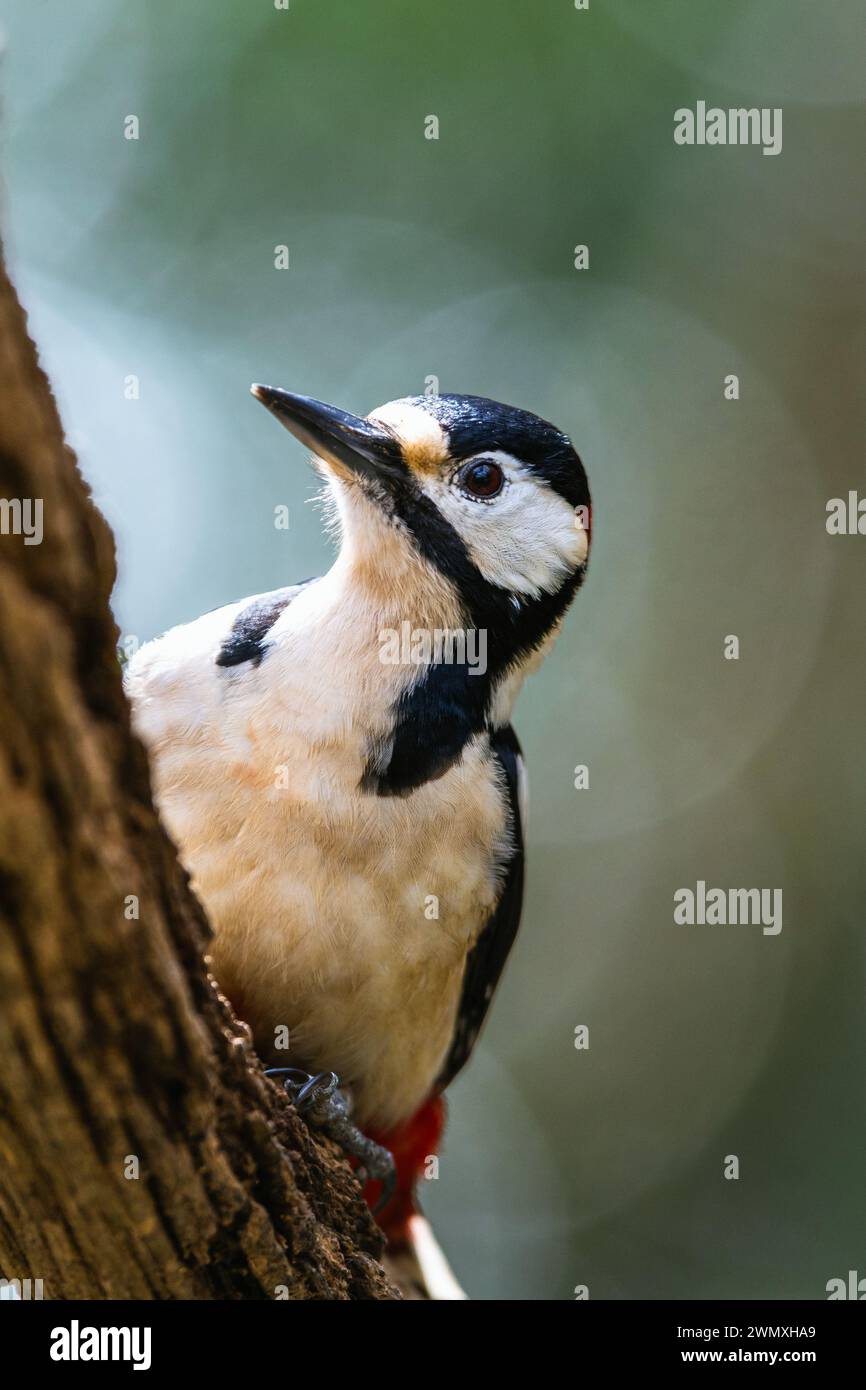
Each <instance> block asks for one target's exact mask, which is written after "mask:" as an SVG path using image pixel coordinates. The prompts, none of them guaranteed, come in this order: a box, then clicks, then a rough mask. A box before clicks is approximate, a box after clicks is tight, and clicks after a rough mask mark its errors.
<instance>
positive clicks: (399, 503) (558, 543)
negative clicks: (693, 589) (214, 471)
mask: <svg viewBox="0 0 866 1390" xmlns="http://www.w3.org/2000/svg"><path fill="white" fill-rule="evenodd" d="M251 389H252V392H253V395H254V396H255V397H256V398H257V399H258V400H259V401H261V402H262V404H263V405H266V406H267V407H268V409H269V410H270V411H271V412H272V414H274V415H275V416H276V417H277V419H278V420H279V421H280V422H281V423H282V424H283V425H284V426H285V427H286V428H287V429H288V430H290V431H291V433H292V434H293V435H295V436H296V438H297V439H299V440H300V441H301V443H302V444H304V445H306V447H307V448H308V449H310V450H311V451H312V452H313V454H314V455H315V456H316V460H317V462H318V464H319V466H320V468H321V470H322V471H323V473H324V474H325V476H326V477H327V479H328V482H329V483H330V485H331V488H332V490H333V491H334V493H335V495H336V500H337V505H338V509H339V512H340V520H341V524H342V530H343V538H344V546H345V545H348V546H349V547H350V548H355V549H356V551H361V552H363V553H365V554H366V555H370V554H373V553H375V552H378V553H380V554H382V555H387V554H388V553H389V552H390V553H391V554H392V555H393V554H394V553H396V552H398V551H400V550H402V551H404V552H406V553H408V554H410V555H411V556H412V557H413V558H414V559H416V560H417V559H419V558H420V559H421V560H422V561H424V562H426V563H427V564H428V565H429V566H432V567H433V568H434V570H435V571H436V572H437V575H438V577H439V579H440V580H444V582H445V584H446V585H447V586H449V587H450V589H451V590H452V591H453V593H454V594H455V596H456V599H457V602H458V606H459V611H460V612H461V614H463V615H464V616H465V617H466V619H467V621H468V623H469V624H471V625H474V626H478V627H485V628H488V629H492V630H493V635H494V637H498V639H499V643H500V646H499V650H500V652H501V654H502V657H503V658H504V660H505V661H506V662H507V663H510V662H511V660H512V659H513V658H514V657H515V656H519V655H523V654H525V653H527V652H529V651H530V650H532V649H534V648H537V647H538V646H540V644H541V643H542V642H543V640H544V638H545V637H546V636H547V635H548V633H549V632H550V631H551V630H552V629H553V628H554V627H555V626H556V625H557V624H558V622H559V620H560V618H561V616H562V614H563V613H564V611H565V609H566V608H567V606H568V603H569V602H570V600H571V598H572V597H573V595H574V593H575V591H576V589H577V588H578V587H579V584H580V582H581V580H582V578H583V575H584V572H585V569H586V563H587V557H588V551H589V541H590V524H589V518H590V495H589V486H588V483H587V478H586V473H585V471H584V468H583V465H582V463H581V461H580V459H579V457H578V455H577V453H576V452H575V450H574V448H573V447H572V444H571V442H570V440H569V439H568V437H567V436H566V435H565V434H563V433H562V432H561V431H560V430H558V429H556V428H555V427H554V426H553V425H551V424H549V423H548V422H547V421H546V420H542V419H540V418H539V417H538V416H537V415H533V414H531V413H530V412H529V411H526V410H519V409H516V408H515V407H513V406H509V405H502V404H500V403H498V402H497V401H491V400H487V399H485V398H484V397H481V396H460V395H450V394H443V395H436V396H413V397H407V398H405V399H402V400H396V401H390V402H389V403H388V404H387V405H383V406H380V407H379V408H378V409H377V410H374V411H373V412H372V413H371V414H370V415H368V416H367V417H366V418H362V417H360V416H357V415H352V414H349V413H347V412H346V411H344V410H339V409H337V408H336V407H334V406H330V405H325V404H323V403H322V402H321V401H317V400H313V399H311V398H310V397H308V396H301V395H295V394H293V393H291V392H288V391H283V390H280V389H279V388H277V387H273V386H258V385H257V386H253V387H252V388H251Z"/></svg>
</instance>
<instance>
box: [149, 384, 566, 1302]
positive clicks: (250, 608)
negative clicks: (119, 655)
mask: <svg viewBox="0 0 866 1390" xmlns="http://www.w3.org/2000/svg"><path fill="white" fill-rule="evenodd" d="M252 391H253V394H254V395H255V396H256V397H257V399H258V400H259V401H261V402H262V403H263V404H264V405H266V406H267V407H268V409H269V410H270V411H272V412H273V414H274V415H275V416H276V417H277V419H278V420H280V421H281V422H282V423H283V424H284V425H285V426H286V427H287V428H288V429H289V430H290V431H291V432H292V434H294V435H295V436H296V437H297V438H298V439H299V440H300V441H301V443H302V444H304V445H305V446H306V447H307V448H308V449H309V450H311V451H312V453H313V455H314V456H315V463H316V466H317V468H318V470H319V472H320V473H321V474H322V476H323V477H324V479H325V482H326V484H327V493H328V495H329V497H330V500H331V502H332V504H333V508H334V513H335V517H336V519H337V521H338V524H339V531H340V535H341V545H340V550H339V554H338V556H337V559H336V561H335V563H334V565H333V567H332V568H331V569H330V570H329V571H328V573H327V574H325V575H324V576H323V577H321V578H319V579H314V580H308V581H306V582H305V583H302V584H296V585H293V586H291V587H288V588H283V589H277V590H276V591H274V592H272V593H266V594H259V595H257V596H255V597H253V598H247V599H243V600H241V601H240V602H238V603H233V604H230V605H228V606H227V607H224V608H220V609H218V610H216V611H215V612H211V613H208V614H206V615H205V616H204V617H201V618H198V619H196V620H195V621H194V622H191V623H188V624H185V625H183V626H179V627H175V628H173V629H172V630H171V631H169V632H167V633H166V634H165V635H164V636H163V637H161V638H159V639H157V640H156V641H153V642H150V643H148V644H147V645H145V646H143V647H142V648H141V650H140V651H139V652H138V653H137V655H136V656H135V657H134V658H133V659H132V661H131V662H130V663H129V667H128V672H127V685H128V691H129V694H130V696H131V699H132V702H133V713H134V722H135V725H136V728H137V729H138V731H139V733H140V734H141V736H142V738H143V740H144V741H145V743H146V745H147V747H148V749H149V752H150V757H151V764H152V769H153V776H154V785H155V791H156V796H157V802H158V805H159V807H160V810H161V813H162V816H163V818H164V820H165V822H166V824H167V826H168V828H169V830H170V832H171V834H172V835H173V837H174V839H175V841H176V843H177V845H178V847H179V850H180V853H181V856H182V858H183V860H184V862H185V864H186V866H187V868H188V869H189V871H190V873H191V875H192V879H193V884H194V887H195V889H196V891H197V892H198V894H199V896H200V898H201V900H202V902H203V903H204V905H205V907H206V909H207V912H208V916H209V918H210V921H211V923H212V925H213V927H214V929H215V938H214V942H213V947H212V965H213V971H214V974H215V976H216V978H217V980H218V982H219V984H220V986H221V987H222V989H223V990H224V992H225V993H226V995H227V996H228V997H229V999H230V1000H231V1001H232V1002H233V1004H234V1007H235V1009H236V1011H237V1013H238V1015H239V1016H240V1017H241V1018H243V1019H244V1020H246V1022H247V1023H248V1024H249V1025H250V1027H251V1028H252V1030H253V1034H254V1037H255V1040H256V1043H257V1046H258V1048H259V1050H260V1052H261V1053H262V1055H263V1056H265V1057H266V1058H267V1059H268V1060H269V1061H271V1062H272V1063H273V1064H274V1066H275V1067H280V1068H285V1067H291V1068H292V1069H294V1070H292V1071H289V1072H286V1073H285V1074H286V1075H287V1076H288V1077H291V1078H292V1081H293V1084H294V1091H293V1094H294V1095H295V1096H296V1097H298V1096H306V1097H307V1099H308V1100H309V1101H310V1102H311V1103H310V1107H309V1108H310V1114H311V1117H312V1118H314V1119H316V1118H318V1120H319V1121H320V1122H321V1123H323V1124H325V1126H326V1128H327V1126H328V1123H329V1122H330V1123H331V1127H332V1132H333V1133H335V1134H338V1136H339V1137H340V1138H341V1139H342V1140H343V1142H344V1143H345V1146H346V1147H348V1148H349V1149H354V1151H355V1152H356V1153H358V1154H359V1155H360V1156H361V1159H362V1162H363V1164H364V1167H365V1169H366V1174H367V1177H368V1178H369V1179H374V1178H379V1179H385V1180H386V1195H387V1196H388V1197H389V1198H390V1200H389V1201H388V1202H387V1205H385V1206H384V1209H383V1210H382V1212H381V1213H380V1222H381V1224H382V1225H383V1227H384V1229H385V1230H386V1232H387V1234H388V1236H389V1240H390V1242H391V1246H392V1248H393V1249H397V1250H399V1249H400V1248H406V1247H408V1248H409V1249H410V1251H411V1252H412V1253H413V1255H414V1259H415V1261H416V1267H420V1276H419V1277H421V1278H422V1279H426V1281H427V1284H428V1286H431V1285H433V1284H438V1285H439V1286H440V1288H441V1287H442V1286H443V1284H444V1287H445V1291H446V1292H445V1296H451V1297H459V1296H461V1294H460V1292H459V1290H458V1289H457V1286H456V1285H455V1284H449V1282H448V1280H449V1274H448V1271H447V1265H445V1264H444V1259H443V1257H441V1252H439V1251H438V1247H436V1246H435V1243H434V1242H433V1238H432V1232H430V1230H429V1227H428V1226H427V1225H426V1223H425V1222H424V1221H423V1218H422V1217H421V1215H420V1212H419V1211H418V1209H417V1206H416V1201H415V1186H416V1182H417V1180H418V1177H419V1173H420V1171H421V1169H422V1167H423V1165H424V1163H425V1160H426V1159H427V1158H428V1157H429V1156H431V1155H432V1154H433V1153H434V1152H435V1150H436V1146H437V1144H438V1142H439V1138H440V1132H441V1128H442V1119H443V1107H442V1100H441V1097H442V1092H443V1091H444V1090H445V1088H446V1087H447V1086H448V1084H449V1082H450V1081H451V1080H452V1079H453V1077H454V1076H455V1075H456V1074H457V1072H458V1071H459V1070H460V1069H461V1067H462V1066H463V1065H464V1063H465V1062H466V1061H467V1059H468V1057H469V1055H470V1053H471V1051H472V1048H473V1046H474V1044H475V1040H476V1038H477V1036H478V1032H479V1029H480V1028H481V1025H482V1023H483V1021H484V1017H485V1015H486V1013H487V1010H488V1008H489V1005H490V1001H491V998H492V996H493V992H494V990H495V988H496V984H497V981H498V979H499V976H500V974H501V972H502V969H503V966H504V964H505V960H506V957H507V956H508V952H509V950H510V948H511V945H512V942H513V940H514V936H515V933H516V931H517V927H518V922H519V919H520V911H521V898H522V891H523V858H524V846H523V829H524V824H525V803H524V798H523V783H524V773H523V764H522V758H521V753H520V747H519V745H518V742H517V739H516V737H515V734H514V731H513V730H512V728H511V724H510V718H511V709H512V705H513V703H514V700H515V697H516V696H517V693H518V691H519V689H520V686H521V684H522V682H523V679H524V677H525V675H526V674H527V672H529V671H531V670H532V669H533V668H535V667H537V666H538V665H539V663H540V661H541V660H542V658H543V656H544V655H545V653H546V652H547V650H548V648H549V647H550V645H551V642H552V641H553V639H554V637H555V635H556V633H557V630H558V628H559V626H560V624H561V622H562V619H563V617H564V615H565V612H566V609H567V608H568V606H569V604H570V602H571V600H572V598H573V597H574V594H575V593H576V591H577V589H578V587H579V585H580V584H581V581H582V579H583V576H584V573H585V570H586V563H587V557H588V549H589V540H590V525H589V515H590V513H589V508H590V497H589V489H588V484H587V478H586V474H585V472H584V469H583V466H582V464H581V462H580V459H579V458H578V456H577V454H576V453H575V451H574V449H573V447H572V445H571V443H570V441H569V439H568V438H567V437H566V436H565V435H564V434H562V433H561V432H560V431H559V430H558V429H555V428H554V427H553V426H552V425H550V424H548V423H547V422H546V421H544V420H542V419H539V418H538V417H537V416H535V415H532V414H530V413H529V412H527V411H525V410H518V409H514V408H513V407H511V406H507V405H500V404H497V403H496V402H494V401H490V400H486V399H483V398H481V397H478V396H458V395H436V396H429V397H427V396H419V397H412V398H408V399H404V400H397V401H392V402H390V403H389V404H388V405H384V406H382V407H380V408H379V409H378V410H376V411H374V412H373V413H372V414H371V415H370V416H368V417H367V418H366V419H362V418H360V417H358V416H355V415H350V414H347V413H346V412H345V411H342V410H338V409H335V408H334V407H332V406H328V405H324V404H322V402H320V401H316V400H312V399H310V398H309V397H306V396H300V395H294V394H290V393H289V392H287V391H282V390H278V389H277V388H274V387H270V386H254V387H253V388H252ZM280 1030H282V1032H281V1031H280ZM280 1039H282V1043H283V1044H284V1043H285V1041H286V1040H288V1050H286V1049H285V1046H284V1045H283V1046H281V1045H280V1042H279V1041H278V1040H280ZM331 1071H333V1073H334V1076H333V1077H330V1079H328V1073H330V1072H331ZM319 1073H322V1075H321V1076H319V1075H318V1074H319ZM308 1074H309V1076H310V1077H311V1078H312V1079H310V1080H307V1077H308ZM338 1080H339V1086H340V1090H335V1087H336V1086H337V1083H338ZM350 1106H351V1120H349V1108H350ZM335 1107H336V1108H335ZM362 1132H363V1134H362ZM353 1136H354V1138H355V1140H356V1141H357V1142H355V1143H354V1144H353V1142H352V1139H353ZM383 1150H384V1151H385V1152H384V1157H383ZM392 1155H393V1158H394V1160H395V1162H396V1191H395V1192H394V1193H393V1195H391V1189H392V1188H393V1186H394V1176H393V1175H392V1173H391V1171H390V1170H391V1156H392ZM378 1190H379V1189H377V1188H376V1187H375V1184H372V1183H371V1184H370V1185H369V1191H370V1192H372V1193H374V1194H375V1193H376V1192H377V1191H378ZM437 1271H438V1277H437ZM433 1292H434V1293H435V1289H434V1290H433Z"/></svg>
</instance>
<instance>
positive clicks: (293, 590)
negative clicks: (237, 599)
mask: <svg viewBox="0 0 866 1390" xmlns="http://www.w3.org/2000/svg"><path fill="white" fill-rule="evenodd" d="M315 582H316V581H315V579H304V580H302V582H301V583H300V584H290V585H289V586H288V588H285V589H274V590H273V592H272V593H270V594H260V595H259V596H258V598H256V599H253V601H252V603H248V604H247V606H246V608H242V609H241V611H240V613H238V615H237V617H236V618H235V620H234V622H233V623H232V627H231V632H230V633H229V635H228V637H226V639H225V641H224V642H223V644H222V646H221V647H220V649H219V651H218V652H217V656H216V664H217V666H240V665H242V664H243V662H245V661H251V662H252V663H253V665H254V666H258V665H259V663H260V662H261V660H262V657H263V656H264V655H265V652H266V650H267V636H268V633H269V632H270V630H271V628H272V627H273V625H274V623H275V622H276V621H277V618H278V617H279V616H280V614H281V613H282V612H283V610H284V609H286V608H288V606H289V604H290V603H291V601H292V599H293V598H296V597H297V596H298V594H299V593H300V592H301V590H302V589H306V587H307V585H308V584H315Z"/></svg>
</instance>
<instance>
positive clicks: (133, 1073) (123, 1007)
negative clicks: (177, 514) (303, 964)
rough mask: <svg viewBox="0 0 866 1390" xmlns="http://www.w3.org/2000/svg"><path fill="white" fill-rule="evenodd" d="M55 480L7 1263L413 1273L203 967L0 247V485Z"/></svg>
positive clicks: (325, 1282)
mask: <svg viewBox="0 0 866 1390" xmlns="http://www.w3.org/2000/svg"><path fill="white" fill-rule="evenodd" d="M37 498H39V499H42V505H43V526H44V538H43V540H42V543H41V544H39V545H26V544H25V543H24V537H23V536H22V535H20V534H18V535H16V534H14V533H13V530H12V523H14V516H13V515H12V513H11V512H10V511H9V509H8V508H7V509H6V511H5V513H4V515H5V516H6V524H5V528H4V529H5V531H6V533H5V534H0V1276H2V1277H5V1278H7V1279H12V1278H20V1279H25V1278H31V1279H42V1280H43V1281H44V1295H45V1297H46V1298H105V1297H110V1298H274V1297H279V1296H282V1297H289V1298H303V1299H325V1298H335V1299H371V1298H375V1299H379V1298H381V1299H389V1298H396V1297H399V1294H398V1293H397V1291H396V1289H395V1288H394V1286H393V1285H392V1284H391V1283H390V1282H389V1281H388V1279H387V1277H386V1275H385V1274H384V1272H383V1270H382V1267H381V1265H380V1264H379V1262H378V1261H379V1257H380V1255H381V1252H382V1245H381V1239H380V1236H379V1233H378V1230H377V1228H376V1227H375V1225H374V1223H373V1222H372V1220H371V1218H370V1217H369V1215H368V1213H367V1210H366V1207H364V1205H363V1203H362V1202H361V1200H360V1197H359V1188H358V1184H357V1182H356V1180H355V1178H354V1177H353V1176H352V1174H351V1172H350V1169H349V1167H348V1165H347V1163H346V1162H345V1160H344V1159H343V1158H342V1157H341V1156H339V1155H338V1154H337V1153H336V1151H335V1150H333V1149H332V1148H331V1146H329V1145H328V1144H327V1143H325V1142H321V1141H320V1140H319V1139H318V1138H316V1137H315V1136H313V1135H311V1134H310V1132H309V1131H308V1130H307V1128H306V1125H305V1124H304V1123H303V1121H302V1120H300V1119H299V1118H298V1116H297V1115H296V1114H295V1112H294V1111H293V1110H292V1109H291V1107H290V1106H289V1105H288V1103H287V1101H286V1100H285V1098H284V1097H283V1094H282V1092H281V1091H279V1090H278V1088H277V1087H276V1086H275V1085H274V1084H273V1083H272V1082H270V1081H269V1080H268V1079H267V1078H265V1077H264V1075H263V1072H262V1068H261V1064H260V1063H259V1061H258V1059H257V1057H256V1056H255V1053H254V1052H253V1050H252V1047H251V1044H250V1040H249V1035H248V1031H247V1029H246V1028H245V1026H244V1025H243V1024H240V1023H238V1022H237V1021H236V1020H235V1019H234V1017H233V1015H232V1013H231V1011H230V1009H229V1007H228V1005H227V1004H226V1002H225V1001H224V1000H223V999H222V997H221V996H220V995H219V994H218V993H217V991H216V989H215V987H214V985H213V983H212V981H211V980H210V978H209V976H208V974H207V970H206V966H205V963H204V958H205V953H206V951H207V944H208V937H209V929H208V926H207V923H206V921H205V918H204V915H203V913H202V909H201V907H200V906H199V904H198V902H197V901H196V899H195V898H194V897H193V896H192V894H191V892H190V890H189V888H188V885H187V881H186V876H185V874H184V872H183V870H182V869H181V867H180V866H179V864H178V861H177V858H176V855H175V852H174V849H173V847H172V845H171V843H170V841H169V839H168V837H167V836H166V834H165V833H164V832H163V830H162V828H161V826H160V824H159V821H158V819H157V816H156V813H155V811H154V808H153V803H152V799H151V793H150V786H149V779H148V769H147V763H146V760H145V755H144V752H143V749H142V747H141V746H140V745H139V744H138V742H137V741H136V740H135V738H134V737H133V735H132V733H131V731H130V726H129V719H128V712H127V706H126V702H125V699H124V695H123V691H122V686H121V677H120V668H119V665H118V661H117V656H116V641H117V633H116V629H115V625H114V622H113V619H112V616H111V612H110V608H109V596H110V593H111V589H112V585H113V583H114V575H115V556H114V544H113V540H112V537H111V533H110V531H109V529H108V526H107V524H106V523H105V521H104V519H103V518H102V516H101V515H100V514H99V513H98V512H97V510H96V508H95V507H94V505H93V503H92V501H91V499H90V495H89V492H88V489H87V487H86V485H85V484H84V482H83V481H82V478H81V476H80V474H79V472H78V468H77V466H76V463H75V460H74V457H73V456H72V454H71V452H70V451H69V449H68V448H67V447H66V445H65V444H64V440H63V432H62V427H61V424H60V421H59V418H58V414H57V410H56V407H55V403H54V399H53V397H52V394H51V391H50V388H49V386H48V383H47V381H46V379H45V377H44V375H43V373H42V371H41V369H40V367H39V364H38V361H37V357H36V352H35V349H34V347H33V345H32V343H31V342H30V340H29V337H28V334H27V329H26V322H25V318H24V315H23V313H22V311H21V308H20V306H19V304H18V301H17V299H16V296H15V293H14V291H13V289H12V288H11V286H10V284H9V281H8V279H7V277H6V274H5V271H2V269H0V499H7V501H8V500H9V499H34V500H35V499H37ZM133 896H134V897H135V898H136V899H137V901H138V905H139V906H138V912H139V915H138V919H137V920H135V918H134V917H130V916H129V915H128V913H129V912H130V911H131V909H130V908H129V906H128V904H129V900H130V898H131V897H133ZM133 1160H137V1164H138V1173H139V1176H138V1177H132V1176H128V1174H130V1173H134V1172H135V1163H134V1162H133Z"/></svg>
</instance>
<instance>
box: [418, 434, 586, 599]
mask: <svg viewBox="0 0 866 1390" xmlns="http://www.w3.org/2000/svg"><path fill="white" fill-rule="evenodd" d="M478 457H479V458H485V459H493V460H495V461H496V463H498V464H499V466H500V468H501V469H502V471H503V473H504V474H505V486H504V487H503V490H502V492H501V493H500V494H499V496H498V497H495V498H494V499H493V500H492V501H490V502H476V501H475V500H473V499H472V498H470V497H466V496H465V495H464V494H463V493H462V492H461V490H460V488H459V485H458V484H457V483H456V482H454V483H449V482H448V480H447V479H435V480H433V479H425V482H424V490H425V491H426V492H427V494H428V496H429V497H430V498H431V500H432V501H433V502H435V504H436V506H437V507H438V508H439V510H440V512H441V513H442V515H443V516H444V517H446V518H447V520H448V521H450V522H451V525H452V526H453V527H454V529H455V530H456V531H457V532H458V533H459V535H460V537H461V539H462V540H463V543H464V545H465V546H466V548H467V550H468V551H469V555H470V557H471V559H472V561H473V563H474V564H475V566H476V567H477V568H478V569H479V570H480V571H481V573H482V574H483V576H484V578H485V579H486V580H488V581H489V582H490V583H491V584H498V585H499V587H500V588H503V589H508V590H509V591H510V592H511V593H516V594H526V595H527V596H529V597H534V596H537V595H538V594H540V593H548V594H550V593H555V592H556V590H557V589H558V588H559V587H560V585H561V584H562V582H563V580H564V579H565V577H566V576H567V575H568V574H570V573H572V572H573V571H574V570H575V569H577V568H578V566H580V565H582V564H583V563H584V561H585V560H586V556H587V551H588V548H589V541H588V537H587V533H586V530H585V529H583V527H582V526H581V523H580V517H579V512H578V511H577V510H576V509H575V508H574V507H572V506H571V505H570V504H569V503H568V502H566V500H565V498H564V497H560V495H559V493H558V492H554V490H553V488H551V487H549V486H548V484H547V483H546V482H544V480H543V479H542V478H539V477H538V476H537V474H534V473H533V472H532V470H531V469H529V468H527V467H526V466H525V464H522V463H521V462H520V461H519V460H518V459H515V458H513V457H512V456H511V455H510V454H507V453H505V452H504V451H503V450H501V449H485V450H484V451H483V452H481V453H479V455H478Z"/></svg>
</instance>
